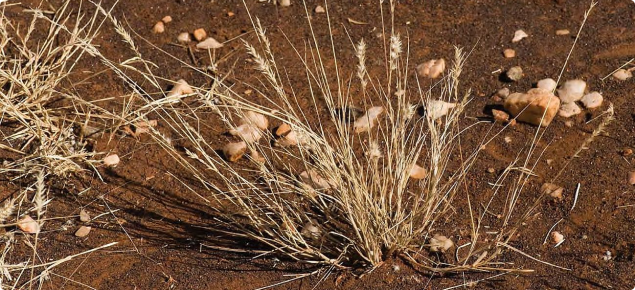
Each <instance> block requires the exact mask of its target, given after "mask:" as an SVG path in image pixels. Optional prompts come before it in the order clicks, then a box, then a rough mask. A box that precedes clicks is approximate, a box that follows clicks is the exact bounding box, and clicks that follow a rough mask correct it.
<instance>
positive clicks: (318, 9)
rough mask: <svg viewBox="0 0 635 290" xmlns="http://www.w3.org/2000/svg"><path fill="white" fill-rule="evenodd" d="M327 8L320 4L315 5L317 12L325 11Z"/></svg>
mask: <svg viewBox="0 0 635 290" xmlns="http://www.w3.org/2000/svg"><path fill="white" fill-rule="evenodd" d="M325 12H326V10H325V9H324V7H322V6H320V5H318V6H317V7H315V13H325Z"/></svg>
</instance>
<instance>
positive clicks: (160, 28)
mask: <svg viewBox="0 0 635 290" xmlns="http://www.w3.org/2000/svg"><path fill="white" fill-rule="evenodd" d="M163 32H165V24H163V21H159V22H157V23H156V24H155V25H154V26H153V27H152V33H163Z"/></svg>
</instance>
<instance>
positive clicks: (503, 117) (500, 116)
mask: <svg viewBox="0 0 635 290" xmlns="http://www.w3.org/2000/svg"><path fill="white" fill-rule="evenodd" d="M492 115H493V116H494V121H496V122H499V123H505V122H507V121H509V114H507V113H506V112H504V111H501V110H496V109H493V110H492Z"/></svg>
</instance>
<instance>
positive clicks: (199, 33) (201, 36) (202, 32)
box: [194, 28, 207, 41]
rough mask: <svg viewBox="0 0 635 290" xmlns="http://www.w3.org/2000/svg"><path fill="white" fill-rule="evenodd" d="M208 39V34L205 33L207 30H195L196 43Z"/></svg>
mask: <svg viewBox="0 0 635 290" xmlns="http://www.w3.org/2000/svg"><path fill="white" fill-rule="evenodd" d="M206 37H207V32H205V29H203V28H199V29H196V30H194V38H195V39H196V41H201V40H203V39H205V38H206Z"/></svg>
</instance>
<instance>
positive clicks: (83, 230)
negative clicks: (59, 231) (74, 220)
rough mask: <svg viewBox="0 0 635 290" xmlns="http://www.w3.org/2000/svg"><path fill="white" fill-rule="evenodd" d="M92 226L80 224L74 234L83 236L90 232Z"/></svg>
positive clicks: (79, 236)
mask: <svg viewBox="0 0 635 290" xmlns="http://www.w3.org/2000/svg"><path fill="white" fill-rule="evenodd" d="M91 229H92V228H91V227H87V226H81V227H79V229H78V230H77V231H76V232H75V236H76V237H78V238H83V237H85V236H88V234H89V233H90V230H91Z"/></svg>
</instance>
